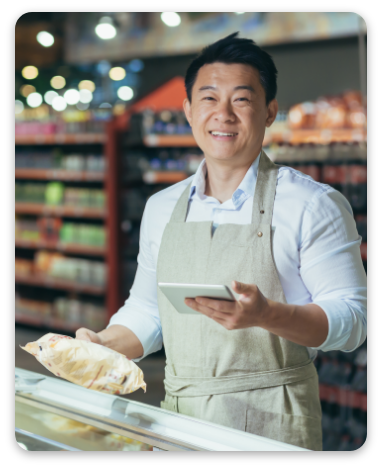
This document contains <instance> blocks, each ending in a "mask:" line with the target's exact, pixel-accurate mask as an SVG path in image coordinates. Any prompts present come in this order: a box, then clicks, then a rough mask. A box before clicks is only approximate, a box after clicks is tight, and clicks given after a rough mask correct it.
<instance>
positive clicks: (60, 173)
mask: <svg viewBox="0 0 382 470" xmlns="http://www.w3.org/2000/svg"><path fill="white" fill-rule="evenodd" d="M15 177H16V179H19V180H54V181H103V180H104V178H105V176H104V174H103V173H101V172H96V171H93V172H91V171H70V170H44V169H41V170H40V169H38V168H17V169H16V170H15Z"/></svg>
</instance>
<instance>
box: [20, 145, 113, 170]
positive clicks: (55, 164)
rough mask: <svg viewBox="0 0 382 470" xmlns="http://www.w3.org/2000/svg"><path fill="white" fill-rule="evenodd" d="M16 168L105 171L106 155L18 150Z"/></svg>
mask: <svg viewBox="0 0 382 470" xmlns="http://www.w3.org/2000/svg"><path fill="white" fill-rule="evenodd" d="M15 167H16V168H24V169H26V168H34V169H36V168H39V169H46V170H49V169H62V170H68V171H92V172H104V171H105V157H104V156H102V155H96V154H89V155H83V154H69V155H63V154H62V151H58V150H53V151H51V150H50V151H44V152H41V151H39V152H36V151H32V152H31V151H30V150H27V151H25V150H24V151H17V152H16V155H15Z"/></svg>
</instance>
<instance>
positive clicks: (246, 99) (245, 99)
mask: <svg viewBox="0 0 382 470" xmlns="http://www.w3.org/2000/svg"><path fill="white" fill-rule="evenodd" d="M238 100H239V101H240V100H244V101H249V99H248V98H238Z"/></svg>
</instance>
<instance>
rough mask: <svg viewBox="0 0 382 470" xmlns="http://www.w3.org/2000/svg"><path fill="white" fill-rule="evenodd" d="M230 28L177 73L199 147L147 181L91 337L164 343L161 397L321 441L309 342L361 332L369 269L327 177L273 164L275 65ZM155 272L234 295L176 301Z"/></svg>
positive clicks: (236, 422)
mask: <svg viewBox="0 0 382 470" xmlns="http://www.w3.org/2000/svg"><path fill="white" fill-rule="evenodd" d="M236 36H237V33H235V34H232V35H230V36H228V37H226V38H224V39H222V40H220V41H218V42H216V43H214V44H212V45H210V46H208V47H206V48H205V49H204V50H203V51H202V53H201V54H200V55H199V56H198V57H197V58H196V59H195V60H194V61H193V62H192V63H191V65H190V67H189V69H188V71H187V74H186V79H185V82H186V89H187V99H185V101H184V111H185V114H186V117H187V119H188V121H189V123H190V125H191V127H192V130H193V134H194V137H195V139H196V141H197V143H198V145H199V146H200V148H201V149H202V150H203V152H204V156H205V160H204V161H203V162H202V163H201V165H200V167H199V169H198V171H197V172H196V174H195V175H194V176H191V177H190V178H188V179H186V180H185V181H182V182H180V183H178V184H175V185H173V186H170V187H169V188H167V189H165V190H163V191H161V192H159V193H157V194H155V195H154V196H152V197H151V198H150V199H149V201H148V202H147V205H146V208H145V213H144V216H143V219H142V225H141V235H140V252H139V255H138V270H137V273H136V278H135V281H134V285H133V287H132V289H131V295H130V297H129V299H128V300H127V301H126V303H125V306H124V307H122V308H121V309H120V310H119V312H117V313H116V314H115V315H114V316H113V317H112V318H111V320H110V324H109V325H108V327H107V328H106V329H105V330H103V331H101V332H100V333H98V334H96V333H95V332H92V331H90V330H87V329H84V328H81V329H80V330H78V331H77V338H79V339H87V340H90V341H95V342H98V343H101V344H104V345H105V346H108V347H110V348H112V349H115V350H117V351H119V352H121V353H123V354H125V355H126V356H127V357H129V358H135V359H136V360H140V359H142V358H143V357H145V356H146V355H148V354H150V353H152V352H154V351H156V350H158V349H160V348H161V346H162V340H163V344H164V347H165V350H166V357H167V364H166V377H165V389H166V398H165V401H164V402H162V404H161V406H162V407H163V408H166V409H168V410H172V411H176V412H179V413H183V414H186V415H189V416H194V417H197V418H200V419H204V420H209V421H213V422H216V423H218V424H222V425H225V426H230V427H233V428H236V429H240V430H243V431H247V432H250V433H254V434H258V435H262V436H266V437H269V438H272V439H277V440H280V441H283V442H287V443H290V444H294V445H298V446H301V447H305V448H308V449H312V450H321V449H322V436H321V407H320V401H319V395H318V378H317V372H316V369H315V367H314V365H313V363H312V361H313V359H314V357H315V355H316V350H317V349H321V350H323V351H328V350H333V349H337V350H342V351H352V350H354V349H356V348H357V347H358V346H360V344H362V342H363V341H364V339H365V336H366V319H365V318H366V276H365V272H364V269H363V265H362V261H361V256H360V250H359V244H360V237H359V236H358V234H357V231H356V227H355V223H354V219H353V216H352V210H351V208H350V205H349V204H348V202H347V201H346V199H345V198H344V197H343V196H342V195H341V194H340V193H339V192H337V191H335V190H334V189H332V188H331V187H329V186H327V185H324V184H320V183H317V182H315V181H314V180H312V179H311V178H310V177H308V176H306V175H303V174H302V173H300V172H298V171H295V170H293V169H292V168H288V167H278V166H276V165H275V164H273V163H272V162H271V161H270V160H269V158H268V157H267V156H266V154H265V153H264V151H263V150H262V142H263V138H264V132H265V128H266V127H269V126H270V125H271V124H272V123H273V121H274V120H275V118H276V114H277V111H278V104H277V101H276V99H275V96H276V88H277V86H276V75H277V70H276V67H275V65H274V63H273V61H272V59H271V57H270V56H269V55H268V54H267V53H266V52H264V51H263V50H261V49H260V48H259V47H258V46H257V45H256V44H255V43H254V42H253V41H251V40H248V39H239V38H237V37H236ZM157 282H179V283H191V284H192V283H198V284H226V285H229V286H231V287H232V289H233V290H234V291H235V292H236V293H237V294H240V297H239V299H238V300H237V301H235V302H232V303H231V302H227V301H218V300H210V299H207V298H196V299H189V300H188V301H186V302H188V305H189V306H190V307H192V308H193V309H194V310H196V311H198V312H200V313H201V314H202V315H185V314H178V313H177V312H176V311H175V309H174V308H173V307H172V305H171V304H170V303H169V302H168V300H167V299H166V297H165V296H164V295H163V294H162V292H161V291H159V290H157Z"/></svg>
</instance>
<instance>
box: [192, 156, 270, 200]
mask: <svg viewBox="0 0 382 470" xmlns="http://www.w3.org/2000/svg"><path fill="white" fill-rule="evenodd" d="M260 155H261V152H260V153H259V155H258V156H257V158H256V160H255V161H254V162H253V163H252V165H251V166H250V167H249V169H248V171H247V173H246V174H245V176H244V178H243V179H242V181H241V183H240V184H239V186H238V188H237V189H236V191H235V192H234V193H233V194H232V198H231V200H232V203H233V205H234V207H235V209H238V208H239V207H240V206H241V205H242V204H243V202H244V201H246V200H247V199H248V198H249V197H253V196H254V194H255V187H256V180H257V172H258V169H259V160H260ZM206 172H207V166H206V159H205V158H204V159H203V160H202V161H201V163H200V165H199V167H198V169H197V171H196V173H195V175H194V178H193V179H192V183H191V188H190V195H189V199H192V198H193V197H194V196H196V197H198V198H199V199H200V200H204V199H206V198H207V196H206V195H205V194H204V191H205V187H206Z"/></svg>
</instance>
